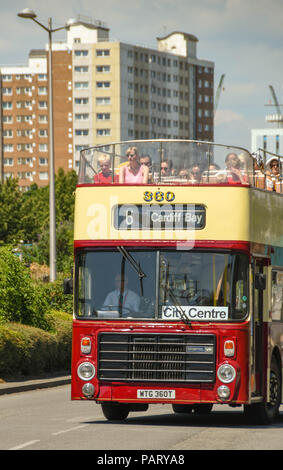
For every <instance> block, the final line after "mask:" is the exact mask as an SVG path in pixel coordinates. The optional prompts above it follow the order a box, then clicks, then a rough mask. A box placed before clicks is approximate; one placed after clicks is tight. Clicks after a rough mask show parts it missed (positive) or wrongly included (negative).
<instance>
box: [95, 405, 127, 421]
mask: <svg viewBox="0 0 283 470" xmlns="http://www.w3.org/2000/svg"><path fill="white" fill-rule="evenodd" d="M101 408H102V412H103V414H104V416H105V418H106V419H108V420H109V421H123V420H124V419H126V418H127V416H128V414H129V412H130V407H129V405H123V404H121V403H102V404H101Z"/></svg>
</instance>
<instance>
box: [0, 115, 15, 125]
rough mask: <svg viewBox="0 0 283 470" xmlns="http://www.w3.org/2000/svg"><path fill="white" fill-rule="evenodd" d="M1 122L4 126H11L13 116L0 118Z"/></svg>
mask: <svg viewBox="0 0 283 470" xmlns="http://www.w3.org/2000/svg"><path fill="white" fill-rule="evenodd" d="M2 120H3V122H5V123H6V124H12V122H13V116H3V117H2Z"/></svg>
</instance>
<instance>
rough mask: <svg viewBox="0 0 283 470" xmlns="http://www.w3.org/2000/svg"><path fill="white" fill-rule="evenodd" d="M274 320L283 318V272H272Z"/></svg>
mask: <svg viewBox="0 0 283 470" xmlns="http://www.w3.org/2000/svg"><path fill="white" fill-rule="evenodd" d="M271 311H272V320H279V321H280V320H281V321H282V320H283V272H280V271H273V272H272V298H271Z"/></svg>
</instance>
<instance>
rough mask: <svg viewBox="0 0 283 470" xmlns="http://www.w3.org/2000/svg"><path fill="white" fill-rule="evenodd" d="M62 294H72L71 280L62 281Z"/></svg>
mask: <svg viewBox="0 0 283 470" xmlns="http://www.w3.org/2000/svg"><path fill="white" fill-rule="evenodd" d="M63 293H64V294H72V293H73V278H69V279H64V281H63Z"/></svg>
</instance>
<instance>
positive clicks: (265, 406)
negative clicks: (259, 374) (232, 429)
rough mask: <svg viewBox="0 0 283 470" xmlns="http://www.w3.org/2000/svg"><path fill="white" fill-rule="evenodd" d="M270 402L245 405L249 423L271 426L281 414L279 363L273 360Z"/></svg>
mask: <svg viewBox="0 0 283 470" xmlns="http://www.w3.org/2000/svg"><path fill="white" fill-rule="evenodd" d="M269 396H270V401H269V402H268V403H267V402H261V403H253V404H251V405H244V413H245V416H246V418H247V419H248V420H249V421H252V422H254V423H256V424H271V423H273V421H274V420H275V419H276V417H277V416H278V414H279V407H280V403H281V375H280V370H279V367H278V363H277V361H276V360H275V359H274V358H273V359H272V361H271V366H270V380H269Z"/></svg>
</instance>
